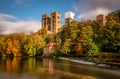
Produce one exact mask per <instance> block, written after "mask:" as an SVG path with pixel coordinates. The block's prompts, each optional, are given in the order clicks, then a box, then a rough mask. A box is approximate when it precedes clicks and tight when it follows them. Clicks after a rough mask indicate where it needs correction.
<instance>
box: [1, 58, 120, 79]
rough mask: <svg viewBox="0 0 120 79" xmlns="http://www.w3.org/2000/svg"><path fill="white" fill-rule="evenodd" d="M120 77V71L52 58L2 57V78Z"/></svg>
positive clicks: (68, 78)
mask: <svg viewBox="0 0 120 79" xmlns="http://www.w3.org/2000/svg"><path fill="white" fill-rule="evenodd" d="M113 78H116V79H120V71H119V70H114V69H106V68H100V67H96V66H90V65H83V64H79V63H74V62H70V61H66V60H60V59H50V58H43V59H42V58H21V57H14V58H1V59H0V79H113Z"/></svg>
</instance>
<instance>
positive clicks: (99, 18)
mask: <svg viewBox="0 0 120 79" xmlns="http://www.w3.org/2000/svg"><path fill="white" fill-rule="evenodd" d="M96 22H97V24H98V25H99V28H100V27H102V26H106V22H107V20H106V17H105V16H104V15H98V16H97V18H96Z"/></svg>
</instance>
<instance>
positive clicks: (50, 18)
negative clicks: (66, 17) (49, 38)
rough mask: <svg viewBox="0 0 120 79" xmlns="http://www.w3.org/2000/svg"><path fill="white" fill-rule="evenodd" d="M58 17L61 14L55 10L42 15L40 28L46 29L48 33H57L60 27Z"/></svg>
mask: <svg viewBox="0 0 120 79" xmlns="http://www.w3.org/2000/svg"><path fill="white" fill-rule="evenodd" d="M60 17H61V14H60V13H59V12H57V11H56V12H52V13H51V14H50V15H48V14H44V15H42V28H45V29H47V31H48V33H58V29H59V28H61V23H60Z"/></svg>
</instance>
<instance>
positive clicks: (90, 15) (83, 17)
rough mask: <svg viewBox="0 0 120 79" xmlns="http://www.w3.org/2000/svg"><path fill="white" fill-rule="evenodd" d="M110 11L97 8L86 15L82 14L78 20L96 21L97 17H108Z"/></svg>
mask: <svg viewBox="0 0 120 79" xmlns="http://www.w3.org/2000/svg"><path fill="white" fill-rule="evenodd" d="M109 12H110V11H109V10H108V9H106V8H96V9H94V10H91V11H86V12H85V13H82V14H80V15H79V16H78V17H77V20H79V21H82V20H89V19H91V20H95V19H96V16H97V15H100V14H103V15H105V16H106V15H107V14H108V13H109Z"/></svg>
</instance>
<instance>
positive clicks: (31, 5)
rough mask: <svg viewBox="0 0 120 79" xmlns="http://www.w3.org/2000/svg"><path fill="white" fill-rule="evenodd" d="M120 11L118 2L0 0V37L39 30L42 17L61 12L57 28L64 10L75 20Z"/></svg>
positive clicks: (119, 2) (94, 0)
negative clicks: (70, 12) (70, 13)
mask: <svg viewBox="0 0 120 79" xmlns="http://www.w3.org/2000/svg"><path fill="white" fill-rule="evenodd" d="M119 9H120V0H0V34H9V33H13V32H24V33H26V34H29V33H30V31H33V32H36V31H38V30H39V29H41V16H42V14H45V13H48V14H50V13H51V12H54V11H59V12H60V13H61V25H63V24H64V14H65V12H67V11H72V12H74V13H75V17H74V18H75V19H76V20H78V21H81V20H88V19H91V20H95V18H96V16H97V15H99V14H104V15H107V14H108V13H109V12H111V11H114V10H119Z"/></svg>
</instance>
